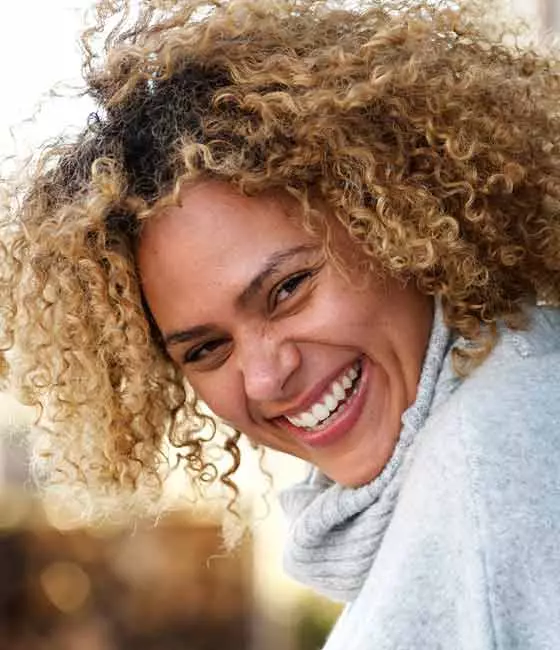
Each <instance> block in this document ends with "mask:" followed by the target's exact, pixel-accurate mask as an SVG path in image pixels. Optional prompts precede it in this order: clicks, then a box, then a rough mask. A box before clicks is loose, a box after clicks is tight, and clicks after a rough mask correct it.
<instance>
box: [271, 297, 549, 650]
mask: <svg viewBox="0 0 560 650" xmlns="http://www.w3.org/2000/svg"><path fill="white" fill-rule="evenodd" d="M457 344H460V342H457V341H453V340H451V337H450V336H449V332H448V330H447V328H446V327H445V325H444V323H443V319H442V316H441V311H440V310H439V309H438V310H437V311H436V314H435V316H434V324H433V328H432V334H431V337H430V341H429V345H428V350H427V353H426V357H425V361H424V365H423V369H422V373H421V377H420V382H419V385H418V391H417V397H416V401H415V403H414V404H413V405H412V406H411V407H410V408H409V409H408V410H407V411H406V412H405V413H404V414H403V418H402V421H403V427H402V431H401V434H400V438H399V440H398V442H397V445H396V447H395V450H394V452H393V455H392V457H391V459H390V460H389V462H388V463H387V465H386V466H385V468H384V470H383V471H382V473H381V474H380V475H379V476H378V477H376V478H375V479H374V480H373V481H372V482H371V483H369V484H367V485H364V486H362V487H359V488H356V489H352V488H344V487H342V486H340V485H337V484H334V483H333V482H331V481H330V480H329V479H327V478H326V477H325V476H323V475H322V474H321V473H320V472H318V471H316V470H313V471H312V472H311V473H310V476H309V478H308V479H307V480H306V481H305V482H304V483H302V484H299V485H297V486H295V487H294V488H292V489H290V490H288V491H286V492H285V493H284V494H283V495H282V503H283V506H284V509H285V510H286V512H287V514H288V516H289V517H290V518H291V520H292V525H291V532H290V539H289V542H288V545H287V549H286V555H285V563H286V568H287V570H288V572H289V573H291V574H292V575H293V576H294V577H295V578H296V579H298V580H300V581H302V582H304V583H305V584H308V585H310V586H312V587H314V588H315V589H317V590H318V591H320V592H322V593H324V594H326V595H328V596H329V597H331V598H333V599H336V600H341V601H346V602H347V603H348V604H347V606H346V608H345V610H344V612H343V614H342V616H341V617H340V619H339V621H338V622H337V624H336V625H335V628H334V630H333V632H332V634H331V636H330V638H329V640H328V641H327V644H326V646H325V649H324V650H397V649H399V650H400V649H402V650H415V649H418V650H420V649H421V650H428V649H429V650H435V649H439V648H441V649H442V650H490V649H500V650H509V649H513V648H519V649H523V650H537V649H538V650H544V649H549V648H550V649H551V650H552V649H553V648H554V649H557V648H560V310H554V309H546V308H536V309H534V310H532V312H531V326H530V328H529V329H528V330H527V331H522V332H520V331H516V332H514V331H510V330H508V329H506V328H503V330H502V331H501V335H500V339H499V342H498V344H497V346H496V347H495V348H494V350H493V351H492V353H491V355H490V356H489V357H488V358H487V359H486V360H485V362H484V363H483V364H482V365H481V366H480V367H479V368H477V369H476V370H474V371H473V372H472V373H471V374H470V375H469V376H468V377H467V378H466V379H465V380H463V381H461V380H460V379H459V378H458V377H457V376H456V375H455V373H454V372H453V367H452V360H451V350H452V348H453V347H454V345H457Z"/></svg>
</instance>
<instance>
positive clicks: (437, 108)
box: [2, 0, 560, 650]
mask: <svg viewBox="0 0 560 650" xmlns="http://www.w3.org/2000/svg"><path fill="white" fill-rule="evenodd" d="M360 5H361V6H360V8H359V9H343V8H338V9H336V8H333V7H332V6H331V5H330V4H329V3H327V2H323V1H315V2H311V1H309V0H301V1H300V2H295V1H294V2H285V3H284V2H279V3H274V4H270V3H268V2H265V0H262V1H261V0H253V1H251V2H249V1H247V2H243V1H240V2H230V3H227V2H226V3H224V4H222V3H220V2H218V3H215V4H214V3H213V4H212V6H206V5H201V4H200V3H194V2H192V3H191V2H189V1H188V0H185V1H183V2H177V3H174V4H173V6H172V8H171V9H168V10H167V12H163V11H161V12H160V11H158V10H156V9H155V8H154V6H153V4H151V5H148V6H147V8H146V9H145V11H144V12H143V14H142V16H141V17H140V19H139V20H138V22H137V23H136V24H135V25H134V26H133V27H130V26H128V27H127V25H126V16H125V15H123V16H120V15H118V14H115V12H116V9H115V7H114V3H110V2H100V3H99V5H98V16H99V25H98V28H97V30H92V31H91V32H88V33H87V34H86V38H85V44H86V52H88V57H87V59H86V65H85V72H86V79H87V83H88V90H89V93H90V94H91V95H92V96H93V97H94V98H95V99H96V100H97V102H98V104H99V111H98V113H97V114H96V115H94V116H93V117H92V119H90V121H89V125H88V127H87V128H86V129H85V130H84V132H83V133H82V135H81V136H80V137H79V138H78V139H77V140H76V141H74V142H69V143H66V144H63V145H60V146H57V147H56V148H52V149H51V150H50V151H47V153H46V155H45V156H44V158H43V160H42V163H41V165H40V166H39V168H38V169H37V171H36V172H35V175H34V177H33V179H32V182H31V184H30V185H29V187H28V189H27V192H26V194H25V197H24V199H23V200H22V201H21V205H20V206H19V207H18V208H17V209H16V210H15V211H14V213H13V214H12V216H11V217H10V219H7V220H6V228H5V241H6V244H5V260H4V262H5V263H4V268H5V269H6V270H7V275H6V276H5V281H4V284H3V285H2V286H3V289H4V294H5V297H4V302H3V304H4V305H5V310H4V311H5V319H4V326H5V334H6V337H7V339H8V342H13V344H14V345H15V346H16V347H17V350H18V356H17V362H16V361H14V362H13V363H12V366H13V367H12V368H8V360H6V361H5V364H6V371H5V374H6V376H7V377H8V376H9V377H10V378H11V381H12V382H13V383H15V384H17V385H18V386H19V388H20V391H21V393H22V395H23V398H24V399H25V400H26V401H28V402H30V403H35V404H37V403H39V404H41V406H42V408H43V422H44V426H46V427H47V428H48V430H49V431H50V434H51V437H52V441H53V442H52V444H51V446H50V447H49V448H48V450H47V451H46V452H45V455H46V456H47V457H48V458H47V460H49V459H50V461H51V462H52V464H53V465H54V467H55V469H56V470H58V472H59V479H60V480H62V481H66V482H67V481H69V480H73V481H78V480H82V481H83V480H86V481H88V482H89V484H90V485H92V486H93V485H97V486H101V487H102V489H103V490H105V491H107V490H110V489H111V488H112V487H116V488H118V489H119V490H125V489H130V488H139V487H140V486H142V485H144V484H145V483H146V482H147V483H148V484H150V481H152V482H153V479H154V478H155V479H156V483H157V476H158V469H159V467H160V466H161V465H162V464H163V463H164V462H165V461H164V459H163V458H162V454H161V446H162V443H163V441H164V439H166V438H169V439H170V440H171V442H172V443H173V444H175V445H176V446H178V447H181V448H182V450H183V451H182V453H183V455H184V458H185V461H186V464H187V467H188V469H189V471H190V472H191V475H192V476H193V477H194V478H195V479H198V480H199V481H205V480H208V478H209V476H210V477H211V471H212V465H211V463H209V462H208V461H207V460H206V458H205V454H204V450H205V445H206V441H205V435H207V434H205V432H204V431H203V428H204V425H205V424H208V423H209V422H213V420H212V418H209V417H208V416H207V415H205V414H204V413H205V412H204V411H203V410H202V409H200V408H199V406H198V404H199V400H201V401H202V402H204V403H206V404H207V405H208V406H209V407H210V408H211V410H212V411H213V412H214V413H215V414H216V416H218V417H219V418H221V420H222V421H224V422H226V423H227V424H228V425H230V427H231V430H232V431H234V432H235V433H234V434H231V435H230V436H229V437H228V439H227V442H226V445H225V447H226V449H227V451H229V452H230V454H231V456H232V459H233V463H232V467H231V469H230V470H228V471H227V472H226V473H225V475H223V476H222V477H221V480H222V481H224V482H225V483H226V484H227V485H230V486H234V484H233V482H232V478H231V477H232V474H233V472H234V470H235V469H236V468H237V466H238V464H239V462H240V455H239V451H238V448H237V441H238V439H239V436H240V435H241V432H243V433H244V434H246V435H247V436H248V437H249V439H250V440H251V441H253V442H254V443H256V444H258V445H264V446H268V447H273V448H276V449H280V450H281V451H284V452H287V453H289V454H293V455H296V456H299V457H301V458H304V459H305V460H307V461H309V462H310V463H311V465H312V466H313V468H314V469H313V471H312V472H311V473H310V476H309V479H308V480H307V481H306V482H304V483H303V484H301V485H298V486H295V487H294V489H292V490H290V491H288V492H287V493H286V494H285V495H284V497H283V501H284V506H285V508H286V510H287V512H288V514H289V515H290V516H291V517H292V520H293V525H292V531H291V537H290V541H289V544H288V549H287V554H286V563H287V567H288V569H289V570H290V571H291V572H292V573H293V574H294V575H295V576H296V577H298V578H299V579H300V580H302V581H303V582H306V583H307V584H310V585H312V586H314V587H315V588H317V589H318V590H320V591H322V592H323V593H326V594H328V595H330V596H332V597H333V598H336V599H339V600H343V601H347V602H349V603H351V604H349V606H348V607H347V609H346V610H345V613H344V614H343V616H342V618H341V620H340V621H339V623H338V624H337V626H336V628H335V630H334V632H333V634H332V636H331V638H330V640H329V641H328V642H327V646H326V647H327V648H328V649H329V650H334V649H336V648H344V649H345V650H349V649H355V650H366V649H368V650H369V649H373V648H375V649H376V650H380V649H382V648H387V649H396V648H446V649H447V648H453V649H455V648H464V649H468V650H473V649H478V648H481V649H482V648H484V649H486V648H514V647H516V648H517V647H519V648H524V649H528V648H552V647H556V646H557V645H558V642H560V616H558V609H559V607H560V585H559V583H558V580H557V577H556V576H557V575H558V570H559V569H560V551H559V550H558V549H559V548H560V547H559V546H558V543H557V540H558V539H559V534H560V472H559V471H558V469H559V462H558V461H559V458H560V439H559V435H560V431H559V426H560V400H558V395H559V387H560V364H559V361H560V312H559V311H558V309H557V306H558V303H559V302H560V217H559V214H560V212H559V210H560V203H559V201H560V122H559V118H558V111H557V106H558V101H559V99H560V83H559V82H560V75H559V64H558V61H557V60H556V59H555V58H553V57H552V56H550V57H548V58H547V57H544V56H539V55H537V54H535V53H532V52H524V51H521V50H516V49H514V48H508V47H506V46H504V45H501V44H500V43H498V42H494V41H493V40H492V37H491V35H488V34H487V33H486V32H485V31H484V28H483V27H482V26H481V23H479V22H478V20H477V18H476V15H475V14H474V13H472V14H470V13H468V12H467V11H466V10H462V11H458V10H456V9H454V6H453V3H450V4H449V5H448V6H447V5H445V4H441V3H440V4H437V3H434V2H410V3H408V4H406V3H402V2H392V1H391V0H387V1H375V0H371V1H370V2H368V3H360ZM117 18H122V21H121V22H118V20H117V21H116V23H117V27H115V28H114V29H113V31H112V32H111V35H110V36H109V38H108V41H107V46H106V55H105V56H104V57H102V58H101V60H99V57H97V58H96V57H95V56H93V54H92V52H93V45H92V43H94V42H95V38H96V36H98V35H99V34H100V33H102V32H103V28H104V23H105V22H106V21H108V22H111V23H112V24H113V26H114V24H115V20H114V19H117ZM477 25H478V26H477Z"/></svg>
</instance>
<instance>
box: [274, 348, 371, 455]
mask: <svg viewBox="0 0 560 650" xmlns="http://www.w3.org/2000/svg"><path fill="white" fill-rule="evenodd" d="M366 374H367V372H366V371H365V368H364V361H363V359H362V358H359V359H357V360H356V361H355V362H354V363H353V364H352V365H351V366H349V367H347V368H345V369H344V370H343V371H342V372H341V373H340V374H339V375H338V376H337V377H336V378H335V379H334V380H333V381H332V382H331V383H330V384H329V385H328V386H327V387H326V389H325V390H324V391H323V393H322V395H321V397H320V398H319V399H318V400H317V401H316V402H314V403H313V404H312V405H310V406H309V407H308V408H307V409H306V410H305V411H302V412H300V413H297V414H294V415H289V416H288V415H284V416H281V417H280V418H278V423H279V424H280V425H281V426H283V427H284V428H286V429H288V430H289V431H290V433H292V434H294V435H296V436H297V437H298V438H299V439H301V440H302V441H303V442H304V443H305V444H307V445H309V446H312V447H316V446H325V445H328V444H332V443H333V442H335V441H336V440H338V439H339V438H340V437H342V436H343V435H345V434H346V433H347V432H348V431H349V430H350V429H351V427H352V426H353V425H354V424H355V422H356V421H357V419H358V417H359V415H360V413H361V410H362V407H363V403H364V401H365V394H366V391H365V385H366V383H367V377H366Z"/></svg>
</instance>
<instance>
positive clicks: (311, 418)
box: [286, 361, 361, 431]
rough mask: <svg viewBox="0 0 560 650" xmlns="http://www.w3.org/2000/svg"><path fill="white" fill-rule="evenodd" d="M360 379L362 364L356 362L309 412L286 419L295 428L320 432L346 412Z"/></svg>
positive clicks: (338, 378) (336, 380)
mask: <svg viewBox="0 0 560 650" xmlns="http://www.w3.org/2000/svg"><path fill="white" fill-rule="evenodd" d="M360 377H361V363H360V361H356V363H354V365H353V366H352V367H351V368H349V369H348V370H346V371H345V372H344V373H342V374H341V375H340V376H339V377H337V378H336V379H335V380H334V381H333V382H332V383H331V385H330V386H329V387H328V388H327V390H326V391H325V392H324V393H323V395H322V396H321V398H320V399H319V400H318V401H317V402H315V404H313V405H312V406H311V407H310V408H309V409H308V410H307V411H303V412H301V413H298V415H296V416H286V419H287V420H288V421H289V422H290V423H291V424H293V425H294V426H295V427H300V428H305V429H307V430H309V431H313V430H318V429H319V428H321V427H322V426H324V425H326V424H328V423H329V421H330V420H332V419H334V418H335V417H336V416H337V415H339V412H340V413H342V412H343V411H344V406H345V404H346V402H347V400H348V399H349V396H350V395H352V393H354V392H355V391H356V388H357V385H358V384H359V381H360Z"/></svg>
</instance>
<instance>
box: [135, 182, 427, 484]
mask: <svg viewBox="0 0 560 650" xmlns="http://www.w3.org/2000/svg"><path fill="white" fill-rule="evenodd" d="M288 206H290V209H289V210H287V207H288ZM293 212H294V206H293V204H289V203H288V202H287V199H284V200H280V199H279V198H278V197H272V196H259V197H250V198H248V197H243V196H241V195H239V194H238V193H236V192H235V191H234V190H233V189H232V188H231V187H230V186H228V185H227V184H225V183H219V182H214V181H212V182H210V181H209V182H203V183H200V184H199V185H196V186H194V187H190V188H188V189H186V190H184V191H183V194H182V205H181V206H180V207H173V208H168V209H166V210H164V211H163V212H162V213H161V214H160V215H158V216H157V217H155V218H153V219H152V220H150V221H148V222H147V224H146V227H145V230H144V232H143V234H142V238H141V241H140V246H139V250H138V265H139V269H140V275H141V281H142V285H143V290H144V292H145V296H146V299H147V302H148V305H149V307H150V310H151V312H152V314H153V316H154V318H155V321H156V323H157V325H158V327H159V329H160V330H161V333H162V335H163V339H164V340H165V342H166V346H167V350H168V352H169V355H170V356H171V358H172V359H173V360H174V361H175V363H177V364H178V365H179V366H180V367H181V368H182V369H183V372H184V373H185V376H186V378H187V379H188V381H189V383H190V384H191V385H192V387H193V388H194V390H195V391H196V393H197V394H198V395H199V396H200V398H201V399H202V400H204V401H205V402H206V403H207V404H208V405H209V406H210V408H211V409H212V410H213V411H214V412H215V413H216V414H217V415H219V416H220V417H221V418H223V419H224V420H225V421H226V422H228V423H230V424H231V425H233V426H234V427H235V428H237V429H239V430H240V431H243V432H244V433H245V434H246V435H247V436H249V438H251V439H252V440H253V441H255V442H256V443H259V444H264V445H266V446H268V447H272V448H274V449H278V450H281V451H284V452H287V453H289V454H293V455H295V456H299V457H301V458H303V459H305V460H308V461H310V462H311V463H313V464H314V465H316V466H318V467H319V468H320V469H321V470H322V471H323V472H324V473H325V474H327V476H329V477H331V478H332V479H333V480H335V481H337V482H339V483H342V484H344V485H348V486H357V485H361V484H363V483H366V482H368V481H369V480H371V479H372V478H374V477H375V476H377V474H379V472H380V471H381V470H382V469H383V467H384V465H385V463H386V462H387V461H388V459H389V457H390V455H391V453H392V451H393V449H394V446H395V444H396V441H397V438H398V435H399V432H400V428H401V415H402V413H403V411H404V410H405V409H406V408H407V407H408V406H409V405H410V404H411V403H412V402H413V401H414V399H415V396H416V387H417V383H418V379H419V375H420V369H421V364H422V360H423V356H424V352H425V350H426V346H427V341H428V337H429V332H430V327H431V321H432V304H431V301H430V299H428V298H426V297H425V296H423V295H421V294H420V293H419V292H418V291H417V290H415V289H414V288H413V287H412V286H402V284H400V283H398V282H396V281H395V280H393V279H388V278H386V279H384V280H382V279H380V278H379V277H377V276H373V275H372V276H371V277H367V278H364V277H363V276H364V273H363V271H362V272H361V273H359V272H358V271H357V270H356V271H355V272H354V273H352V272H349V273H347V274H346V275H343V274H341V273H340V271H339V270H338V268H337V267H336V266H334V265H333V264H332V263H331V262H330V261H329V260H328V259H326V258H325V256H324V252H323V247H322V241H321V240H320V239H318V238H317V237H315V236H312V235H310V234H308V233H307V232H306V231H305V230H304V229H303V228H302V227H301V225H300V224H299V223H298V222H297V220H296V219H294V216H293ZM333 231H334V233H335V246H336V247H337V252H338V253H340V255H341V257H342V258H345V259H347V260H350V261H352V260H354V261H357V259H358V258H359V255H358V253H357V251H356V247H355V245H353V244H352V243H351V242H350V241H349V240H348V238H347V235H346V234H345V232H343V230H342V228H336V227H334V226H333ZM355 266H356V267H357V266H358V265H357V264H355Z"/></svg>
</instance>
